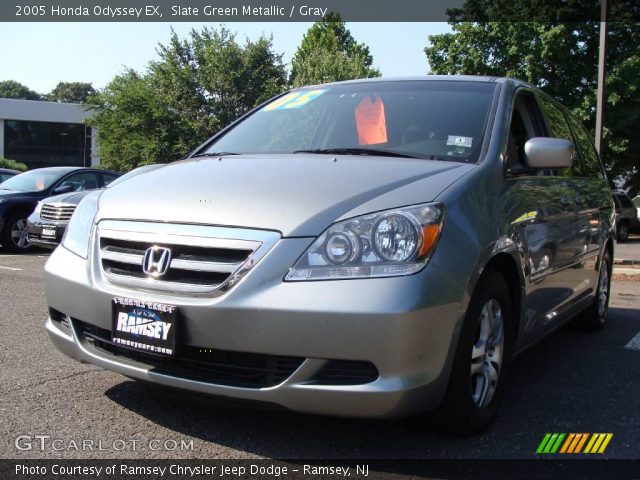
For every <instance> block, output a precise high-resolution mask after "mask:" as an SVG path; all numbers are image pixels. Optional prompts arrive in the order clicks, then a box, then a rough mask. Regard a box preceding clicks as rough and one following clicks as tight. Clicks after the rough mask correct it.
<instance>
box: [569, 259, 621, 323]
mask: <svg viewBox="0 0 640 480" xmlns="http://www.w3.org/2000/svg"><path fill="white" fill-rule="evenodd" d="M611 265H612V264H611V254H610V253H609V250H606V249H605V251H604V254H603V255H602V261H601V262H600V274H599V275H598V288H597V290H596V296H595V298H594V299H593V303H592V304H591V306H590V307H589V308H587V309H586V310H585V311H584V312H582V313H581V314H580V315H579V316H578V317H576V319H575V320H573V326H574V327H576V328H578V329H580V330H587V331H592V332H593V331H597V330H601V329H602V327H604V325H605V324H606V323H607V316H608V314H609V297H610V295H611Z"/></svg>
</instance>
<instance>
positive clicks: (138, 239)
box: [94, 220, 280, 296]
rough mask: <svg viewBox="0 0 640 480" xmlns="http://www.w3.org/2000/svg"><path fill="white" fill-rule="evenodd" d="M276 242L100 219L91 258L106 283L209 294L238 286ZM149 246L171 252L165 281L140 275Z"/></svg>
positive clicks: (270, 237) (230, 231)
mask: <svg viewBox="0 0 640 480" xmlns="http://www.w3.org/2000/svg"><path fill="white" fill-rule="evenodd" d="M279 239H280V234H279V233H278V232H272V231H265V230H248V229H242V228H233V227H210V226H203V225H185V224H169V223H167V224H159V223H148V222H135V221H120V220H103V221H100V222H99V223H98V225H97V227H96V241H95V243H94V254H95V258H96V259H97V262H96V266H97V267H98V270H99V273H100V276H101V277H102V278H103V279H104V280H105V281H106V282H107V283H111V284H114V285H119V286H124V287H133V288H136V289H143V290H151V291H159V292H167V293H172V294H178V295H180V294H183V295H193V294H195V295H210V296H211V295H220V294H221V293H223V292H224V291H226V290H227V289H229V288H231V287H232V286H233V285H234V284H235V283H237V282H238V281H239V280H240V278H242V277H243V276H244V275H246V273H247V272H248V271H249V270H250V269H251V268H253V266H255V264H256V263H257V262H258V261H259V260H260V259H261V258H262V257H264V255H265V254H266V253H267V252H268V251H269V250H270V249H271V248H272V247H273V246H274V245H275V243H276V242H277V241H278V240H279ZM153 246H165V247H168V248H171V249H172V251H173V252H175V255H174V256H173V258H172V259H171V263H170V266H169V270H168V272H167V274H166V278H164V277H160V278H151V277H148V276H146V275H145V274H144V273H143V272H142V262H143V256H144V252H145V250H146V249H147V248H149V247H153ZM181 257H182V258H181ZM225 259H226V260H227V261H225ZM138 267H139V268H138Z"/></svg>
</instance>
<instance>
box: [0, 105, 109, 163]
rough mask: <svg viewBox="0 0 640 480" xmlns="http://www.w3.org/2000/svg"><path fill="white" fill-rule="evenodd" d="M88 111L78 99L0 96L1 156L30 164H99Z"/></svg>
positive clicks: (94, 136)
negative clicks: (36, 98) (18, 98)
mask: <svg viewBox="0 0 640 480" xmlns="http://www.w3.org/2000/svg"><path fill="white" fill-rule="evenodd" d="M91 115H92V112H91V111H90V110H87V109H86V107H84V106H83V105H80V104H77V103H58V102H42V101H34V100H14V99H9V98H0V157H5V158H9V159H11V160H17V161H19V162H22V163H25V164H26V165H27V166H28V167H29V168H39V167H47V166H58V165H73V166H87V167H88V166H94V165H98V164H99V163H100V159H99V158H98V156H97V150H96V145H95V140H96V135H95V129H93V128H92V127H90V126H88V125H87V123H86V120H87V118H89V117H90V116H91Z"/></svg>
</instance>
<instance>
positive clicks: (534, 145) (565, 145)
mask: <svg viewBox="0 0 640 480" xmlns="http://www.w3.org/2000/svg"><path fill="white" fill-rule="evenodd" d="M575 151H576V147H575V146H574V145H573V142H571V141H569V140H565V139H564V138H549V137H535V138H531V139H529V140H527V143H525V144H524V153H525V157H526V162H527V167H529V168H537V169H544V168H567V167H570V166H571V163H572V162H573V157H574V155H575Z"/></svg>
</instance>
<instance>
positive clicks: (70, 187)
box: [51, 184, 73, 195]
mask: <svg viewBox="0 0 640 480" xmlns="http://www.w3.org/2000/svg"><path fill="white" fill-rule="evenodd" d="M69 192H73V185H69V184H66V185H60V186H58V187H56V188H54V189H53V192H51V193H53V194H54V195H60V194H62V193H69Z"/></svg>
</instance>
